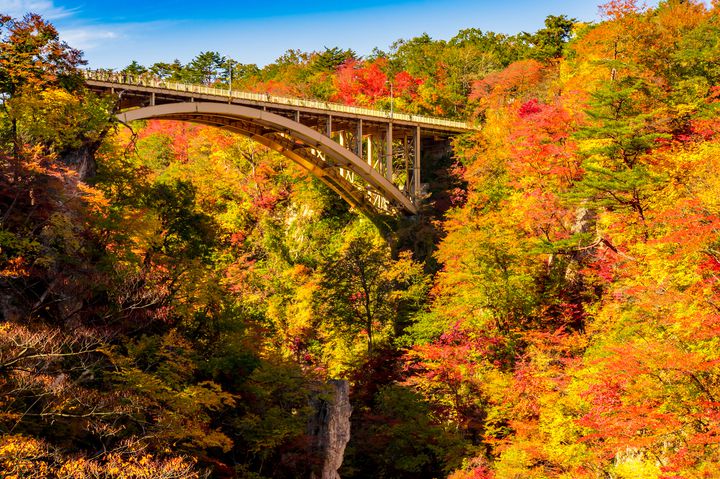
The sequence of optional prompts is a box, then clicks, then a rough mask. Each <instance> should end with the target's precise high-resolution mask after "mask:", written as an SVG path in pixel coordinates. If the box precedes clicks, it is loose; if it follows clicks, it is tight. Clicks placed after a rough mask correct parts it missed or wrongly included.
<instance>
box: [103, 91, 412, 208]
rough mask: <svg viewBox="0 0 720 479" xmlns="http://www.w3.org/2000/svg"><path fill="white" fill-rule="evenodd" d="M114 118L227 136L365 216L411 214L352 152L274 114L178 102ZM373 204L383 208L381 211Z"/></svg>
mask: <svg viewBox="0 0 720 479" xmlns="http://www.w3.org/2000/svg"><path fill="white" fill-rule="evenodd" d="M117 117H118V119H119V120H120V121H121V122H123V123H126V124H127V123H129V122H131V121H134V120H144V119H159V120H180V121H188V122H192V123H199V124H204V125H210V126H215V127H219V128H222V129H225V130H228V131H232V132H234V133H238V134H241V135H244V136H246V137H248V138H251V139H253V140H255V141H257V142H258V143H260V144H262V145H264V146H266V147H268V148H270V149H273V150H275V151H277V152H279V153H281V154H283V155H284V156H285V157H287V158H289V159H290V160H292V161H293V162H295V163H297V164H298V165H300V166H301V167H302V168H304V169H305V170H307V171H308V172H309V173H311V174H313V175H315V176H316V177H318V178H319V179H320V180H321V181H322V182H323V183H325V184H326V185H328V186H329V187H330V188H331V189H333V190H334V191H335V192H337V193H338V194H339V195H340V196H341V197H342V198H343V199H344V200H345V201H347V202H348V203H349V204H350V205H352V206H353V207H355V208H357V209H358V210H360V211H361V212H362V213H364V214H366V215H367V216H370V217H373V216H377V215H378V214H379V213H381V212H382V211H383V210H388V209H391V210H397V211H400V212H402V213H404V214H410V215H412V214H416V213H417V207H416V206H415V204H413V202H412V201H411V200H410V199H409V198H408V197H407V196H405V195H404V194H403V192H402V191H400V189H399V188H398V187H396V186H395V185H394V184H393V183H392V182H391V181H389V180H388V179H387V178H385V177H384V176H383V175H382V174H380V173H379V172H378V171H376V170H375V169H373V168H372V167H371V166H370V165H368V164H367V163H366V162H365V161H364V160H363V159H362V158H360V157H359V156H357V155H356V154H355V153H353V152H352V151H350V150H348V149H347V148H345V147H343V146H341V145H340V144H339V143H337V142H335V141H334V140H333V139H331V138H329V137H328V136H325V135H323V134H322V133H320V132H318V131H315V130H313V129H312V128H310V127H309V126H306V125H303V124H301V123H298V122H296V121H293V120H291V119H289V118H286V117H284V116H281V115H278V114H275V113H271V112H268V111H265V110H262V109H258V108H252V107H248V106H242V105H234V104H224V103H216V102H181V103H169V104H163V105H154V106H145V107H141V108H137V109H134V110H128V111H125V112H122V113H120V114H118V115H117ZM341 169H344V170H346V171H351V172H353V173H354V174H355V175H357V176H358V177H360V178H361V179H362V180H363V181H364V183H365V188H362V187H361V186H360V185H357V184H354V183H353V182H351V181H349V180H348V179H346V178H345V177H344V176H343V175H342V174H341ZM378 199H383V200H385V201H386V202H387V205H384V206H385V207H384V208H383V207H382V206H383V205H379V204H378V201H377V200H378Z"/></svg>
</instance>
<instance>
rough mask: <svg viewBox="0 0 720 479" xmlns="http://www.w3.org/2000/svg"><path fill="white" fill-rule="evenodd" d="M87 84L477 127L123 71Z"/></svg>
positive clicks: (92, 75) (452, 129)
mask: <svg viewBox="0 0 720 479" xmlns="http://www.w3.org/2000/svg"><path fill="white" fill-rule="evenodd" d="M83 73H84V76H85V79H86V81H87V84H88V85H89V86H90V87H91V88H92V87H95V88H101V89H113V88H114V89H122V88H123V87H126V88H127V89H128V90H133V91H136V92H143V93H145V94H156V95H165V96H168V97H181V98H183V97H184V98H188V99H195V100H203V101H215V102H224V103H228V102H230V103H234V104H241V105H248V106H255V107H270V108H273V109H277V108H281V109H283V108H284V109H288V110H293V111H304V112H307V113H314V114H321V115H328V114H335V115H337V116H340V117H346V118H358V119H363V120H368V121H371V122H372V121H381V122H392V123H394V124H395V125H398V126H400V125H404V126H408V127H416V126H420V127H421V128H422V129H423V130H425V131H433V132H436V133H440V134H443V133H445V134H457V133H463V132H468V131H474V130H476V129H477V127H475V126H474V125H472V124H470V123H466V122H461V121H453V120H446V119H443V118H433V117H428V116H422V115H409V114H406V113H397V112H393V113H391V112H389V111H382V110H374V109H371V108H363V107H356V106H348V105H343V104H340V103H332V102H323V101H316V100H305V99H301V98H290V97H283V96H276V95H269V94H265V93H252V92H244V91H236V90H232V91H230V90H228V89H223V88H215V87H208V86H203V85H191V84H186V83H176V82H170V81H165V80H157V79H153V78H146V77H142V76H133V75H124V74H120V73H113V72H104V71H92V70H85V71H84V72H83Z"/></svg>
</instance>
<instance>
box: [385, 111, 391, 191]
mask: <svg viewBox="0 0 720 479" xmlns="http://www.w3.org/2000/svg"><path fill="white" fill-rule="evenodd" d="M385 150H386V151H385V178H387V179H388V180H389V181H392V179H393V131H392V123H388V128H387V134H386V135H385Z"/></svg>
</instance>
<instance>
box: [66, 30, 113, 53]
mask: <svg viewBox="0 0 720 479" xmlns="http://www.w3.org/2000/svg"><path fill="white" fill-rule="evenodd" d="M60 37H61V38H62V39H63V40H64V41H66V42H67V43H68V45H70V46H71V47H73V48H79V49H80V50H92V49H93V48H95V47H97V46H100V45H102V44H103V43H105V42H108V41H112V40H115V39H117V38H120V35H119V34H118V33H117V32H114V31H110V30H107V29H105V28H103V27H102V26H101V27H92V26H88V27H79V28H65V29H61V31H60Z"/></svg>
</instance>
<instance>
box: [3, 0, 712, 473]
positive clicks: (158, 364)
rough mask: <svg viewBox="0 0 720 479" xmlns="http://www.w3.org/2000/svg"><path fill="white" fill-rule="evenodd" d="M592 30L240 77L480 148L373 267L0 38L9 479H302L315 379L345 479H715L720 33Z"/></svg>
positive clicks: (339, 213) (699, 22)
mask: <svg viewBox="0 0 720 479" xmlns="http://www.w3.org/2000/svg"><path fill="white" fill-rule="evenodd" d="M601 13H602V16H603V17H602V21H600V22H598V23H594V24H583V23H579V22H576V21H573V20H572V19H568V18H567V17H565V16H550V17H548V18H547V19H546V20H545V26H544V27H543V28H541V29H540V30H538V31H537V32H535V33H534V34H529V33H523V34H518V35H513V36H508V35H502V34H496V33H493V32H482V31H480V30H477V29H467V30H462V31H460V32H458V34H457V35H456V36H455V37H453V38H451V39H450V40H447V41H446V40H433V39H432V38H430V37H429V36H428V35H421V36H418V37H415V38H411V39H406V40H399V41H398V42H396V43H395V44H393V45H392V46H391V48H390V49H389V51H387V52H382V51H379V50H377V51H375V52H373V54H372V55H371V56H368V57H366V58H360V57H358V55H356V54H355V53H354V52H352V51H351V50H342V49H339V48H332V49H325V51H322V52H310V53H304V52H299V51H295V50H290V51H288V52H286V54H284V55H283V56H281V57H280V58H278V60H277V61H276V62H274V63H272V64H269V65H266V66H264V67H262V68H260V67H257V66H256V65H248V64H242V63H238V62H234V64H233V66H232V68H233V75H232V78H233V87H234V88H243V89H248V90H253V91H258V92H263V93H268V94H282V95H294V96H299V97H311V98H316V99H320V100H324V101H339V102H343V103H347V104H353V105H360V106H367V107H374V108H379V109H385V110H389V109H390V108H391V107H392V108H395V109H397V110H398V111H406V112H410V113H423V114H436V115H444V116H448V117H455V118H464V119H468V120H471V121H475V122H477V124H478V125H479V126H480V127H481V128H479V129H478V131H476V132H474V133H471V134H466V135H462V136H458V137H457V138H456V139H455V142H454V145H453V146H454V153H455V158H453V159H450V158H442V159H437V158H432V157H431V156H428V157H426V158H424V159H423V161H424V162H425V161H427V163H424V165H427V166H425V167H424V169H423V178H425V179H427V181H428V185H427V190H428V192H429V193H428V197H427V198H426V199H425V200H424V201H425V202H424V206H423V208H424V209H423V213H422V215H421V216H420V217H418V218H414V219H412V220H407V221H405V220H398V221H397V223H395V224H394V226H395V231H394V234H393V235H390V236H385V237H383V235H382V234H381V233H380V232H378V231H377V229H376V228H375V226H374V225H373V223H372V222H371V221H369V220H368V219H366V218H363V217H361V216H360V215H358V213H357V212H355V211H353V210H352V209H350V207H349V206H348V205H346V204H345V203H344V202H343V201H342V200H341V199H340V198H338V197H337V196H336V195H335V194H334V193H333V192H332V191H331V190H329V189H328V188H326V187H325V186H323V184H322V183H320V182H319V181H316V180H314V179H313V178H312V177H311V176H308V175H307V174H306V172H304V171H302V170H301V169H299V168H297V167H296V165H294V164H292V163H291V162H289V161H288V160H287V159H285V158H284V157H282V156H280V155H278V154H277V153H275V152H273V151H270V150H269V149H267V148H264V147H262V146H261V145H258V144H256V143H253V141H252V140H250V139H248V138H244V137H241V136H238V135H235V134H232V133H229V132H226V131H223V130H220V129H215V128H211V127H206V126H200V125H194V124H190V123H184V122H177V121H159V120H151V121H145V122H137V123H134V124H133V125H131V128H126V127H124V126H119V125H116V124H115V123H114V121H113V114H112V113H113V108H114V107H115V104H114V102H115V100H116V99H115V98H113V97H108V98H101V97H98V96H96V95H94V94H92V93H90V92H89V91H87V90H85V89H84V88H83V85H82V81H81V80H80V76H79V75H78V70H77V68H78V67H80V66H81V65H82V58H81V55H80V53H79V52H78V51H76V50H73V49H72V48H70V47H69V46H67V45H65V44H64V43H62V42H61V41H60V40H59V38H58V36H57V32H56V31H55V29H54V28H53V27H52V25H50V24H49V23H47V22H46V21H45V20H43V19H42V18H40V17H38V16H34V15H29V16H26V17H25V18H23V19H11V18H9V17H6V16H2V15H0V166H1V169H0V471H1V472H2V474H4V475H3V477H5V476H9V477H38V478H40V477H58V478H76V477H77V478H80V477H83V478H84V477H107V478H135V477H158V478H163V477H164V478H168V479H169V478H200V477H208V476H209V477H218V478H224V477H239V478H254V479H259V478H263V477H276V478H295V477H310V474H311V473H312V472H313V471H316V470H317V465H318V464H320V463H321V462H322V458H320V457H318V456H317V451H314V450H313V449H312V447H311V443H312V441H311V438H310V437H309V433H308V421H309V418H310V417H311V415H312V414H314V413H315V411H313V408H312V407H311V404H313V400H314V399H316V398H318V397H320V398H322V397H324V395H325V394H326V393H327V391H326V389H325V386H324V383H325V381H326V380H328V379H332V378H344V379H347V380H349V381H350V382H351V387H352V390H351V398H352V401H353V407H354V411H353V416H352V438H351V441H350V443H349V444H348V447H347V450H346V454H345V462H344V465H343V468H342V469H341V471H340V474H341V476H342V477H347V478H353V477H355V478H363V477H386V478H424V477H427V478H434V477H448V478H451V479H510V478H513V479H515V478H523V479H525V478H529V479H533V478H538V479H539V478H564V479H570V478H572V479H582V478H593V479H594V478H627V479H635V478H648V479H677V478H683V479H701V478H703V479H704V478H712V477H717V474H718V473H717V471H718V468H720V449H719V446H718V444H720V349H718V337H720V237H719V236H718V231H719V230H720V200H719V198H720V195H719V194H718V192H720V180H719V179H718V175H717V172H718V171H720V121H719V120H718V113H719V111H720V68H718V61H719V60H720V11H719V10H718V6H717V2H715V3H714V4H713V5H712V6H710V5H708V4H707V3H705V2H699V1H679V0H668V1H664V2H661V3H660V4H659V5H658V6H657V7H647V6H642V5H640V4H639V2H635V1H632V0H628V1H624V0H623V1H612V2H609V3H607V4H605V5H603V6H601ZM225 60H226V59H224V58H222V57H221V56H220V55H219V54H217V53H214V52H204V53H201V54H200V55H198V56H197V57H196V58H195V59H193V60H192V61H191V62H189V63H188V64H186V65H183V64H182V63H180V62H179V61H176V62H173V63H158V64H155V65H152V66H150V67H147V68H146V67H143V66H141V65H139V64H137V63H136V62H134V63H133V64H131V65H130V66H128V67H127V68H126V69H125V71H126V72H128V73H132V74H137V75H153V76H157V77H161V78H166V79H172V80H179V81H187V82H197V83H205V84H219V85H227V82H229V81H230V77H229V75H228V72H227V71H226V70H224V68H225V65H226V64H227V62H226V61H225ZM448 198H450V199H448ZM451 206H452V207H451ZM448 208H449V209H448ZM0 475H1V474H0Z"/></svg>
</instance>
